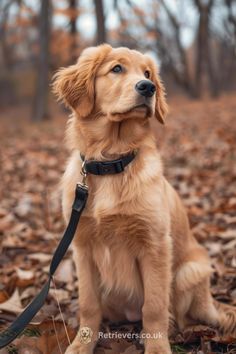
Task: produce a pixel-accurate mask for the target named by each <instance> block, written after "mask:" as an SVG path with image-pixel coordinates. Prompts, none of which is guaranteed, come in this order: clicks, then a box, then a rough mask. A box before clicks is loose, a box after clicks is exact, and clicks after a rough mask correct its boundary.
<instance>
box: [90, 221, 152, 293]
mask: <svg viewBox="0 0 236 354" xmlns="http://www.w3.org/2000/svg"><path fill="white" fill-rule="evenodd" d="M144 242H146V243H147V242H148V234H147V225H146V223H145V222H143V221H141V220H139V219H138V218H136V217H131V216H121V215H119V216H111V217H106V218H104V219H102V221H101V223H100V225H99V227H98V228H97V232H96V235H95V244H94V247H93V259H94V261H95V264H96V266H97V268H98V271H99V274H100V280H101V285H102V288H103V289H104V291H105V292H108V293H109V292H111V291H119V292H120V291H121V289H122V291H123V292H124V294H126V295H128V296H133V295H135V294H136V293H140V292H141V291H142V281H141V275H140V271H139V266H138V256H139V252H140V251H141V247H143V246H145V245H144ZM141 245H142V246H141Z"/></svg>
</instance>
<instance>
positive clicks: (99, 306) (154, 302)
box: [54, 44, 236, 354]
mask: <svg viewBox="0 0 236 354" xmlns="http://www.w3.org/2000/svg"><path fill="white" fill-rule="evenodd" d="M54 92H55V93H56V94H57V96H58V98H59V99H61V100H63V101H64V102H65V103H66V105H67V106H68V107H69V108H70V109H71V111H72V116H71V119H70V121H69V126H68V130H67V140H68V143H69V146H70V148H71V156H70V159H69V162H68V165H67V167H66V171H65V174H64V177H63V180H62V189H63V212H64V216H65V219H66V220H67V221H68V218H69V215H70V211H71V205H72V202H73V199H74V191H75V186H76V184H77V182H78V181H80V180H81V178H82V176H81V168H82V158H81V154H82V155H84V156H85V159H86V160H87V161H90V160H96V161H110V160H114V159H117V158H120V157H121V156H125V155H127V154H129V153H131V152H134V153H135V154H136V156H135V158H134V160H133V161H132V162H131V163H130V164H129V165H128V166H126V168H125V170H124V171H123V172H122V173H119V174H113V175H109V174H108V175H104V176H100V175H98V176H97V175H92V174H88V176H87V184H88V187H89V198H88V202H87V205H86V208H85V210H84V212H83V214H82V217H81V220H80V223H79V227H78V230H77V234H76V236H75V241H74V246H73V252H74V261H75V264H76V268H77V274H78V284H79V309H80V328H89V329H90V331H91V334H92V338H91V341H90V342H89V343H84V342H82V341H81V336H80V334H79V333H78V335H77V336H76V337H75V339H74V341H73V343H72V344H71V345H70V346H69V347H68V349H67V351H66V353H67V354H72V353H73V354H92V353H93V352H94V348H95V345H96V342H97V339H98V330H99V326H100V324H101V321H102V319H103V318H107V319H109V320H112V321H123V320H128V321H137V320H142V323H143V332H142V333H143V334H144V336H143V338H144V346H145V354H157V353H158V354H167V353H171V348H170V344H169V340H168V330H169V332H170V330H171V328H172V326H171V325H170V324H171V323H173V322H174V323H176V325H177V327H178V329H180V330H182V329H183V328H185V326H187V325H189V324H194V323H195V324H200V323H202V324H207V325H210V326H213V327H215V328H218V329H219V330H220V331H222V332H224V333H226V332H227V333H235V326H236V311H235V309H234V308H233V307H230V306H227V305H223V304H219V303H217V302H216V301H214V300H213V298H212V296H211V293H210V285H209V283H210V276H211V273H212V268H211V265H210V262H209V258H208V255H207V252H206V250H205V249H204V248H203V247H202V246H201V245H200V244H199V243H198V242H197V241H196V240H195V238H194V237H193V235H192V233H191V231H190V228H189V222H188V219H187V215H186V211H185V209H184V207H183V205H182V203H181V201H180V198H179V197H178V195H177V193H176V192H175V191H174V189H173V188H172V187H171V186H170V184H169V183H168V182H167V181H166V179H165V177H164V176H163V168H162V162H161V158H160V155H159V152H158V150H157V147H156V143H155V139H154V135H153V133H152V129H151V126H150V120H151V119H154V118H156V119H157V120H158V121H159V122H160V123H164V120H165V115H166V113H167V104H166V100H165V91H164V87H163V85H162V83H161V80H160V78H159V75H158V70H157V67H156V65H155V63H154V61H153V60H152V59H151V58H150V57H149V56H147V55H143V54H141V53H139V52H138V51H136V50H130V49H128V48H116V49H114V48H112V47H111V46H110V45H107V44H104V45H101V46H98V47H91V48H87V49H85V50H84V51H83V52H82V54H81V56H80V58H79V60H78V62H77V63H76V64H75V65H72V66H70V67H68V68H62V69H61V70H59V72H57V74H56V75H55V80H54ZM157 333H161V335H159V336H157ZM145 335H146V336H145Z"/></svg>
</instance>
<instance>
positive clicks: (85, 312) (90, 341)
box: [66, 247, 102, 354]
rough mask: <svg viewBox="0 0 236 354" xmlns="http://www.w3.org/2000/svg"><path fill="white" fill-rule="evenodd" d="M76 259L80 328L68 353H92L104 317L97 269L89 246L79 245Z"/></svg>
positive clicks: (75, 253) (75, 252) (75, 255)
mask: <svg viewBox="0 0 236 354" xmlns="http://www.w3.org/2000/svg"><path fill="white" fill-rule="evenodd" d="M74 260H75V264H76V268H77V275H78V281H79V310H80V328H79V332H78V334H77V335H76V337H75V339H74V341H73V343H72V344H71V345H70V346H69V347H68V349H67V351H66V354H92V353H93V351H94V347H95V345H96V342H97V336H98V330H99V326H100V323H101V319H102V312H101V306H100V296H99V290H98V287H97V279H96V270H95V267H94V264H93V261H92V257H91V251H90V249H89V248H88V247H81V248H80V247H77V248H76V249H75V251H74Z"/></svg>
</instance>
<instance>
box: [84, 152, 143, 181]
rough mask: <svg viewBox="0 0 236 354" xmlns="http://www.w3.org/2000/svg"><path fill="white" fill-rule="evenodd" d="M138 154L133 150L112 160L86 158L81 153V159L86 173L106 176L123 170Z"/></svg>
mask: <svg viewBox="0 0 236 354" xmlns="http://www.w3.org/2000/svg"><path fill="white" fill-rule="evenodd" d="M136 154H137V152H136V151H133V152H131V153H130V154H128V155H125V156H122V157H120V158H119V159H116V160H112V161H96V160H85V157H84V156H83V155H81V159H82V160H83V169H84V171H85V173H91V174H92V175H99V176H104V175H114V174H116V173H121V172H123V171H124V170H125V167H126V166H127V165H128V164H129V163H130V162H132V161H133V160H134V158H135V156H136Z"/></svg>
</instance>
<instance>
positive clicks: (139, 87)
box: [54, 44, 167, 123]
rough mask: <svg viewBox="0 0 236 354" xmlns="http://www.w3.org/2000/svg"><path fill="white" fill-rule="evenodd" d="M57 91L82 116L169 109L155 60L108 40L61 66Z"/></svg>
mask: <svg viewBox="0 0 236 354" xmlns="http://www.w3.org/2000/svg"><path fill="white" fill-rule="evenodd" d="M54 92H55V93H56V95H57V96H58V98H59V99H61V100H63V101H64V102H65V104H66V105H67V106H69V107H70V108H71V109H72V110H73V111H75V112H76V114H77V116H78V117H80V118H86V117H88V116H90V115H91V114H92V113H94V114H96V113H100V114H103V115H107V117H108V119H110V120H112V121H121V120H123V119H127V118H136V117H137V118H139V117H142V118H145V117H147V118H148V117H151V116H155V117H156V118H157V119H158V120H159V121H160V122H161V123H164V118H165V115H166V113H167V104H166V101H165V92H164V88H163V85H162V83H161V81H160V78H159V75H158V70H157V68H156V65H155V63H154V61H153V60H152V59H151V58H150V57H149V56H147V55H143V54H141V53H139V52H137V51H135V50H130V49H128V48H116V49H113V48H112V47H111V46H109V45H107V44H104V45H100V46H98V47H91V48H87V49H85V50H84V51H83V52H82V54H81V56H80V58H79V60H78V62H77V64H75V65H72V66H70V67H68V68H63V69H61V70H59V71H58V72H57V73H56V75H55V80H54Z"/></svg>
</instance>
